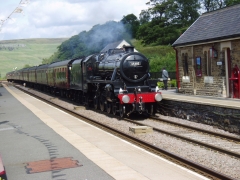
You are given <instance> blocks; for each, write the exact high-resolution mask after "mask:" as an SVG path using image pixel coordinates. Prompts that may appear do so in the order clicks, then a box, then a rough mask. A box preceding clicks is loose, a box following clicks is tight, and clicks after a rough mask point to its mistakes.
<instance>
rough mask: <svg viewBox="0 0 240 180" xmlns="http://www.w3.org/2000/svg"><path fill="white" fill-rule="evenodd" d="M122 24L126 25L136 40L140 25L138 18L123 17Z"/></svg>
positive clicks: (132, 16)
mask: <svg viewBox="0 0 240 180" xmlns="http://www.w3.org/2000/svg"><path fill="white" fill-rule="evenodd" d="M121 22H122V23H123V24H124V26H125V29H126V31H127V33H128V34H131V35H132V38H135V37H136V33H137V30H138V28H139V25H140V22H139V20H138V18H137V17H136V16H135V15H134V14H128V15H127V16H123V19H122V20H121Z"/></svg>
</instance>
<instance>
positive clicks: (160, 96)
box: [155, 93, 162, 101]
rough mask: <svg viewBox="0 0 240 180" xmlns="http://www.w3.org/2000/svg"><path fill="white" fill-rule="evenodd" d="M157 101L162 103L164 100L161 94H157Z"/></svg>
mask: <svg viewBox="0 0 240 180" xmlns="http://www.w3.org/2000/svg"><path fill="white" fill-rule="evenodd" d="M155 100H156V101H161V100H162V95H161V94H159V93H157V94H155Z"/></svg>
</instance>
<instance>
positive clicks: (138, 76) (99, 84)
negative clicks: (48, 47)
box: [6, 46, 162, 117]
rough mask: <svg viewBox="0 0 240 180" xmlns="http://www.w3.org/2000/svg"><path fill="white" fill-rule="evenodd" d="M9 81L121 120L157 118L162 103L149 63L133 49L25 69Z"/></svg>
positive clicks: (8, 74)
mask: <svg viewBox="0 0 240 180" xmlns="http://www.w3.org/2000/svg"><path fill="white" fill-rule="evenodd" d="M6 77H7V80H8V81H14V82H17V83H24V84H26V85H27V86H29V87H34V88H36V89H39V90H43V91H46V92H50V93H52V94H59V95H60V96H61V97H67V98H70V99H72V100H75V101H78V102H80V103H83V104H85V105H86V106H90V107H93V108H94V109H100V110H101V111H107V113H113V114H114V115H116V114H119V115H120V117H124V116H129V115H130V114H132V113H139V114H146V115H154V114H155V113H156V105H157V102H159V101H161V100H162V95H161V93H160V92H158V88H157V87H156V82H154V81H153V80H150V77H149V62H148V59H147V58H146V57H145V56H144V55H143V54H141V53H138V52H134V47H133V46H125V47H124V48H121V49H109V50H108V51H107V52H104V53H98V54H93V55H90V56H87V57H81V58H76V59H70V60H65V61H59V62H54V63H51V64H45V65H39V66H35V67H30V68H24V69H20V70H17V71H12V72H9V73H7V75H6Z"/></svg>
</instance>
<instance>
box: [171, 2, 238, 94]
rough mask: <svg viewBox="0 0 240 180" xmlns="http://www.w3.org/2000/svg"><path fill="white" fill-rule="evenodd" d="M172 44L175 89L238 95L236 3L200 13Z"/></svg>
mask: <svg viewBox="0 0 240 180" xmlns="http://www.w3.org/2000/svg"><path fill="white" fill-rule="evenodd" d="M172 46H173V48H174V49H175V51H176V71H177V85H178V92H179V93H184V94H191V95H203V96H215V97H227V98H240V74H239V69H238V68H240V4H238V5H234V6H230V7H226V8H222V9H219V10H215V11H212V12H208V13H204V14H202V15H201V16H200V17H199V18H198V19H197V20H196V21H195V22H194V23H193V24H192V25H191V26H190V27H189V28H188V29H187V30H186V31H185V32H184V33H183V34H182V35H181V36H180V37H179V38H178V39H177V40H176V41H175V42H174V43H173V45H172Z"/></svg>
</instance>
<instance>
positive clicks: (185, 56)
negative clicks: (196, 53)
mask: <svg viewBox="0 0 240 180" xmlns="http://www.w3.org/2000/svg"><path fill="white" fill-rule="evenodd" d="M182 63H183V75H184V76H188V54H187V53H185V54H182Z"/></svg>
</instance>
